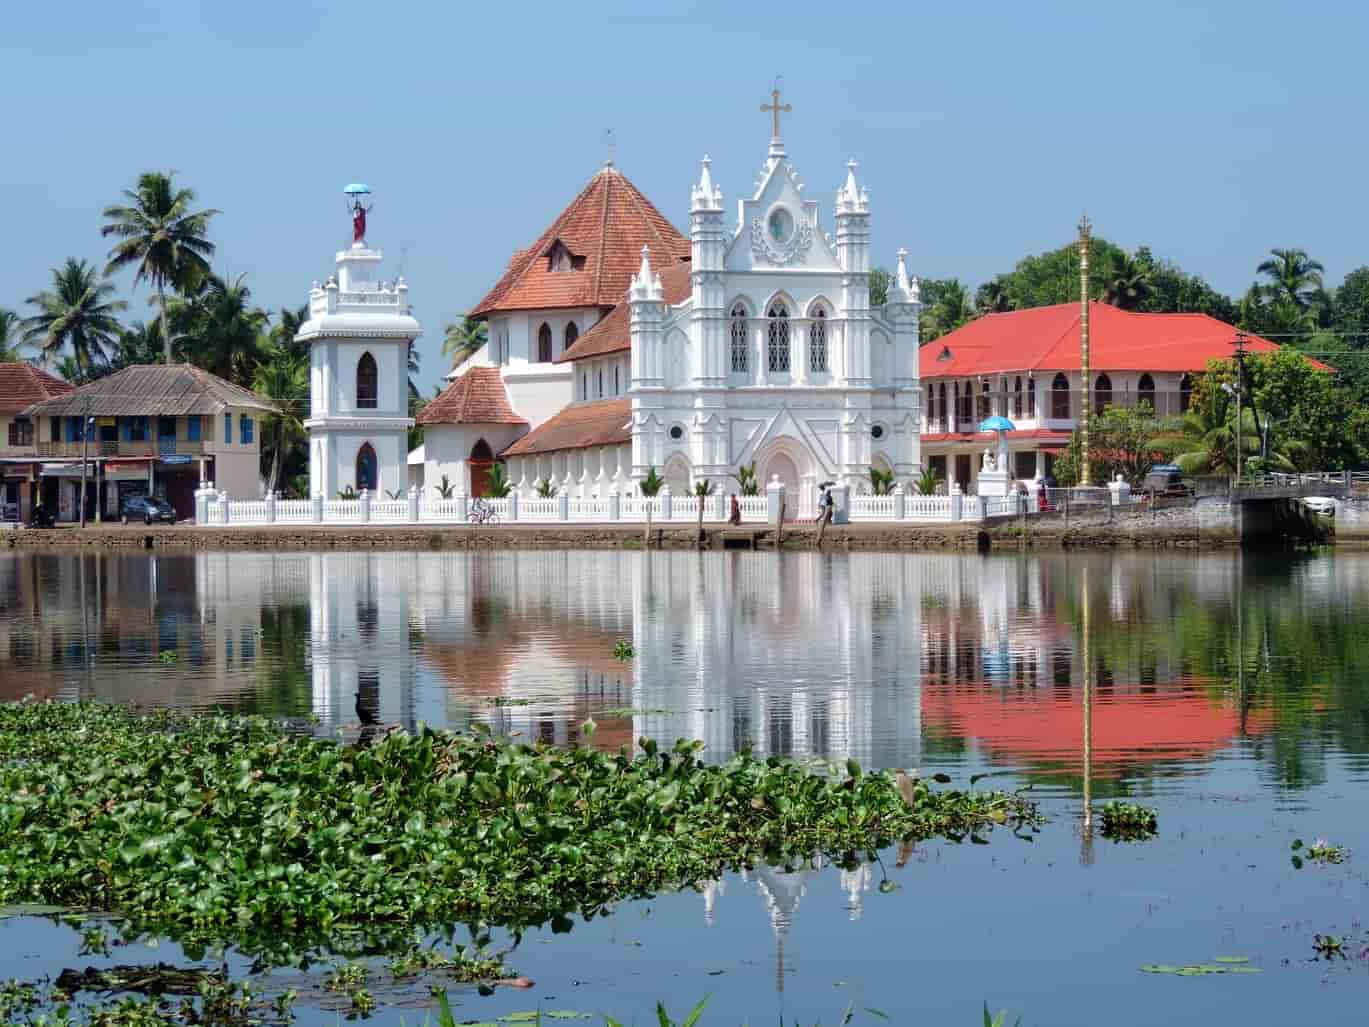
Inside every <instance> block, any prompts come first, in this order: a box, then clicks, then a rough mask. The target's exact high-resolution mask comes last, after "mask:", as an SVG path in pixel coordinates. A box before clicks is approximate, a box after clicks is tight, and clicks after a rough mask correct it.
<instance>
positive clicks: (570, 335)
mask: <svg viewBox="0 0 1369 1027" xmlns="http://www.w3.org/2000/svg"><path fill="white" fill-rule="evenodd" d="M578 338H580V329H579V327H578V326H577V325H576V323H575V322H574V321H571V322H569V323H568V324H567V325H566V331H565V335H564V337H563V343H564V344H563V345H562V346H561V352H562V353H564V352H565V351H566V350H568V349H570V348H571V347H572V346H574V345H575V340H576V339H578Z"/></svg>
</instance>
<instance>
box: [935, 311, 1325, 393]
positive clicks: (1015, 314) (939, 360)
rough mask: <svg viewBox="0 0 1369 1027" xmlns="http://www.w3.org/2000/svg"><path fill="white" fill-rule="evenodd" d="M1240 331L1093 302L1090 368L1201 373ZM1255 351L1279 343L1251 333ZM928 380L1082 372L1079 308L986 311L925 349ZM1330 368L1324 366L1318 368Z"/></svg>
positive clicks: (1202, 319) (1200, 317)
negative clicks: (1023, 373) (991, 312)
mask: <svg viewBox="0 0 1369 1027" xmlns="http://www.w3.org/2000/svg"><path fill="white" fill-rule="evenodd" d="M1235 336H1236V329H1235V328H1234V327H1233V326H1231V325H1229V324H1226V323H1225V322H1223V321H1218V320H1217V319H1216V318H1215V317H1208V315H1206V314H1138V313H1134V312H1131V311H1126V310H1118V309H1117V308H1116V307H1113V306H1109V305H1108V304H1106V303H1099V302H1097V301H1095V302H1093V303H1090V304H1089V367H1090V369H1091V370H1093V371H1202V370H1205V369H1206V367H1207V362H1208V361H1209V360H1212V359H1214V358H1223V359H1224V358H1229V357H1230V356H1231V354H1232V349H1231V341H1232V339H1234V338H1235ZM1248 339H1249V345H1248V350H1249V352H1251V353H1270V352H1273V351H1274V350H1276V349H1278V347H1277V346H1275V345H1274V343H1272V342H1270V341H1269V340H1267V339H1261V338H1259V337H1258V336H1255V335H1251V336H1248ZM918 366H919V369H920V372H921V375H922V377H923V378H924V379H927V378H964V377H970V376H973V375H981V374H1001V373H1005V372H1009V371H1077V370H1079V304H1078V303H1058V304H1056V305H1054V306H1050V307H1033V308H1031V309H1030V310H1013V311H1009V312H1008V313H1005V314H987V315H985V316H984V317H979V318H976V319H975V320H973V321H971V322H970V323H969V324H967V325H965V326H963V327H961V328H958V329H956V330H955V331H953V332H951V333H950V334H949V335H944V336H942V337H941V338H940V339H936V340H935V341H933V342H929V343H927V344H925V345H924V346H923V347H922V350H921V353H920V355H919V360H918ZM1318 366H1322V367H1325V365H1318Z"/></svg>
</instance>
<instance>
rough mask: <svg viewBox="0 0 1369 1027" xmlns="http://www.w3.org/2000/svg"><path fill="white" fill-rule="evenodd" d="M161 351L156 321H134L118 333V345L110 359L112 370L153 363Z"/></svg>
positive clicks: (160, 335) (158, 327)
mask: <svg viewBox="0 0 1369 1027" xmlns="http://www.w3.org/2000/svg"><path fill="white" fill-rule="evenodd" d="M161 353H162V331H161V328H160V326H159V324H158V322H156V321H150V322H147V323H144V322H142V321H134V322H133V323H132V324H131V325H129V326H128V327H127V328H125V329H124V330H123V331H122V332H120V333H119V346H118V349H117V350H116V351H115V354H114V359H113V360H111V361H110V367H111V368H112V369H113V370H116V371H117V370H121V369H123V368H125V367H131V366H132V365H134V364H155V363H156V362H157V358H158V357H159V356H161Z"/></svg>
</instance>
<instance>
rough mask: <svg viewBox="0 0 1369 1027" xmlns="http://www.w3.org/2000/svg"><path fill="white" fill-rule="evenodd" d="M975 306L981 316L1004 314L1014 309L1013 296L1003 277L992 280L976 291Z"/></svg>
mask: <svg viewBox="0 0 1369 1027" xmlns="http://www.w3.org/2000/svg"><path fill="white" fill-rule="evenodd" d="M974 305H975V309H976V310H978V311H979V312H980V313H981V314H1002V313H1004V312H1006V311H1009V310H1012V309H1013V298H1012V294H1011V293H1010V292H1009V291H1008V286H1007V283H1006V282H1004V280H1003V276H1002V275H999V276H998V277H996V278H990V279H989V280H988V281H987V282H985V283H984V284H983V285H981V286H980V287H979V288H978V289H976V290H975V294H974Z"/></svg>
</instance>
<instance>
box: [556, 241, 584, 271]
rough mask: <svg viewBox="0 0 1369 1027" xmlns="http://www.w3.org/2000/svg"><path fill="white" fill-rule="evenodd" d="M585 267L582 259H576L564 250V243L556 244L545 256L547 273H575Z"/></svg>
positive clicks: (568, 251)
mask: <svg viewBox="0 0 1369 1027" xmlns="http://www.w3.org/2000/svg"><path fill="white" fill-rule="evenodd" d="M584 266H585V260H584V258H583V257H577V256H575V255H574V254H572V253H571V252H570V250H568V249H566V247H565V244H564V243H559V242H558V243H556V244H555V245H553V246H552V248H551V253H549V254H548V255H547V270H549V271H577V270H579V269H580V268H582V267H584Z"/></svg>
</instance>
